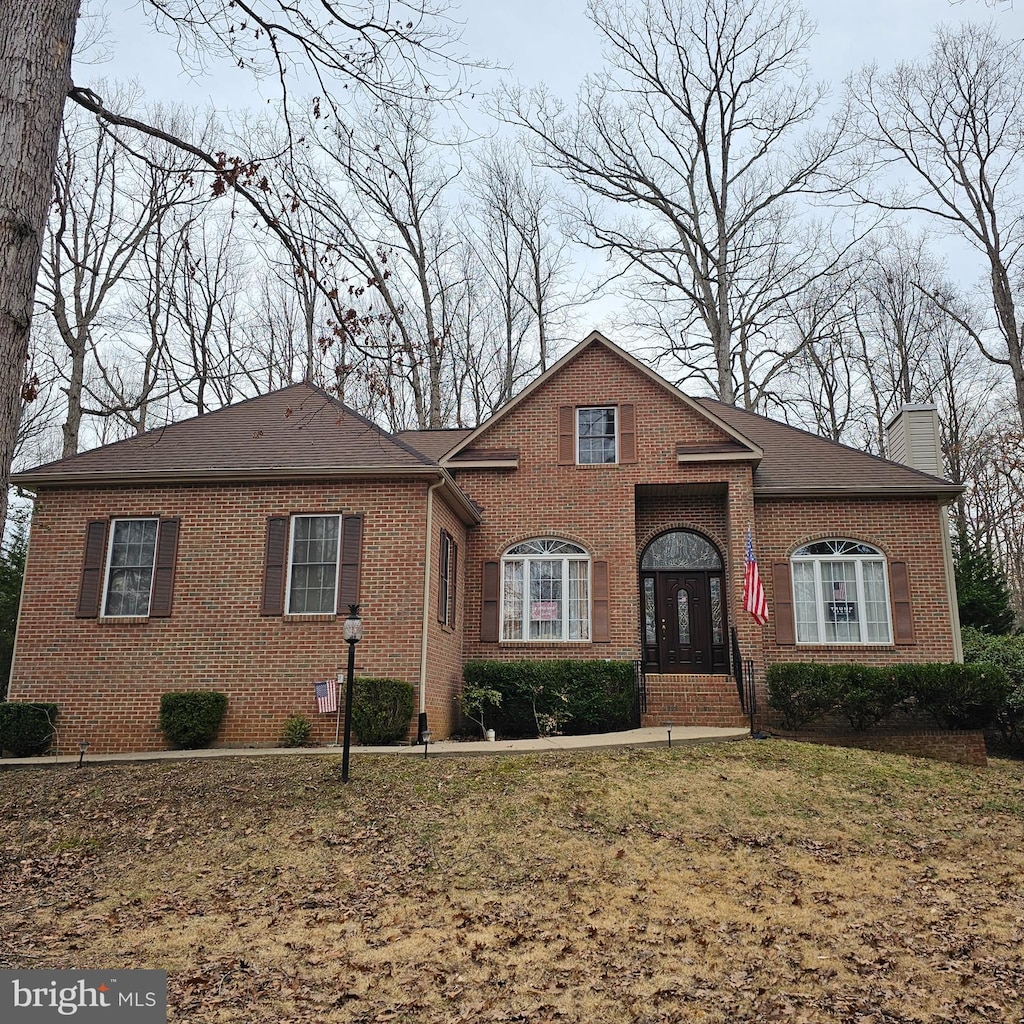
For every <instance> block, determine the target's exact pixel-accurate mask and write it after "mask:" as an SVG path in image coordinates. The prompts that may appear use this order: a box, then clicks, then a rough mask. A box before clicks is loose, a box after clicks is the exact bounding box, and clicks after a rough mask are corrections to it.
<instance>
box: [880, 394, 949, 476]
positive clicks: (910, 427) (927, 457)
mask: <svg viewBox="0 0 1024 1024" xmlns="http://www.w3.org/2000/svg"><path fill="white" fill-rule="evenodd" d="M886 448H887V449H888V456H889V458H890V459H892V460H893V461H894V462H902V463H903V464H904V465H905V466H910V468H911V469H919V470H920V471H921V472H922V473H931V475H932V476H943V466H942V446H941V445H940V444H939V414H938V412H937V410H936V408H935V406H934V405H904V406H903V407H902V408H901V409H900V411H899V412H898V413H896V415H895V416H894V417H893V418H892V420H890V421H889V425H888V426H887V427H886Z"/></svg>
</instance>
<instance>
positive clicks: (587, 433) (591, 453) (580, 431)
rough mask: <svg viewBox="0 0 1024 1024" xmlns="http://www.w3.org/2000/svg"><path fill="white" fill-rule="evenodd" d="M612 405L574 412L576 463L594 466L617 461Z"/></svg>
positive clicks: (613, 407) (613, 409)
mask: <svg viewBox="0 0 1024 1024" xmlns="http://www.w3.org/2000/svg"><path fill="white" fill-rule="evenodd" d="M615 413H616V409H615V406H614V405H608V406H600V407H597V408H585V409H577V410H576V461H577V462H578V463H579V464H580V465H581V466H595V465H602V464H605V463H614V462H617V461H618V451H617V445H616V431H615Z"/></svg>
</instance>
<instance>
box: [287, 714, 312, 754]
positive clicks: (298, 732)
mask: <svg viewBox="0 0 1024 1024" xmlns="http://www.w3.org/2000/svg"><path fill="white" fill-rule="evenodd" d="M312 728H313V726H312V725H310V723H309V719H308V718H306V717H305V716H304V715H292V716H291V718H287V719H285V723H284V728H283V729H282V730H281V746H282V747H304V746H305V745H306V744H307V743H308V742H309V734H310V732H311V730H312Z"/></svg>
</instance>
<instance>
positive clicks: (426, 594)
mask: <svg viewBox="0 0 1024 1024" xmlns="http://www.w3.org/2000/svg"><path fill="white" fill-rule="evenodd" d="M443 486H444V478H442V479H440V480H438V481H437V483H434V484H431V485H430V486H429V487H428V488H427V523H426V527H425V533H424V545H423V623H422V630H421V633H420V714H419V723H418V725H417V728H416V742H417V743H422V742H423V734H424V733H425V732H426V731H427V630H428V629H429V628H430V573H431V557H430V556H431V553H432V552H433V539H434V491H436V490H437V489H438V487H443Z"/></svg>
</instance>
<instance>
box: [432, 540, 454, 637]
mask: <svg viewBox="0 0 1024 1024" xmlns="http://www.w3.org/2000/svg"><path fill="white" fill-rule="evenodd" d="M439 562H440V564H439V566H438V569H439V579H438V588H437V621H438V622H440V623H441V625H442V626H450V627H452V628H454V626H455V580H456V573H457V572H458V565H459V548H458V545H457V544H456V543H455V541H454V539H453V538H452V535H451V534H450V533H448V531H447V530H442V531H441V555H440V560H439Z"/></svg>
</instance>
